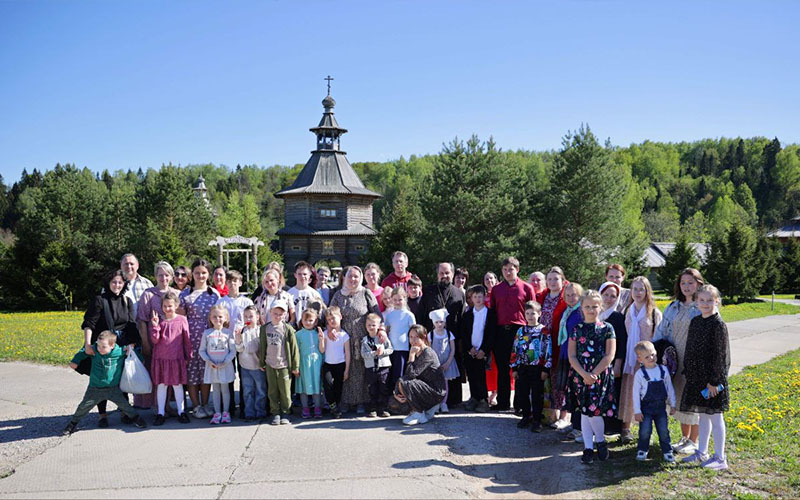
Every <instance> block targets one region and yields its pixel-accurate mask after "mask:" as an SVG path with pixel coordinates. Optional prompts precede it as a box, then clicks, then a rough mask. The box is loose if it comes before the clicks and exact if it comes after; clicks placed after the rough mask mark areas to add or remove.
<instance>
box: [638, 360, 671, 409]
mask: <svg viewBox="0 0 800 500" xmlns="http://www.w3.org/2000/svg"><path fill="white" fill-rule="evenodd" d="M645 370H647V376H648V377H650V381H651V382H656V381H658V380H661V370H660V369H659V367H658V365H656V366H655V367H653V368H645ZM664 386H665V387H666V389H667V401H668V402H669V405H670V406H671V407H672V408H675V389H673V388H672V379H671V378H670V376H669V370H667V369H666V368H664ZM645 394H647V380H645V379H644V374H642V370H641V368H637V369H636V374H635V375H634V376H633V413H642V398H643V397H644V395H645Z"/></svg>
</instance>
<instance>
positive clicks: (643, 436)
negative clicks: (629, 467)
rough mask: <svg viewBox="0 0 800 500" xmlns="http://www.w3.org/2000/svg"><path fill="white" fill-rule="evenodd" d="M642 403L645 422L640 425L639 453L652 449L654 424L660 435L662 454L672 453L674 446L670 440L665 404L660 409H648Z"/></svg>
mask: <svg viewBox="0 0 800 500" xmlns="http://www.w3.org/2000/svg"><path fill="white" fill-rule="evenodd" d="M647 406H649V405H646V404H645V402H644V401H642V416H643V417H644V418H643V420H642V421H641V422H640V423H639V443H638V445H637V449H638V450H639V451H647V450H648V449H649V448H650V435H651V434H652V433H653V424H655V426H656V432H657V433H658V442H659V444H660V445H661V453H671V452H672V446H671V445H670V442H669V441H670V440H669V426H668V424H667V408H666V406H665V405H664V403H661V405H660V407H657V408H648V407H647Z"/></svg>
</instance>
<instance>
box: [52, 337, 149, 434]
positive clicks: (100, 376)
mask: <svg viewBox="0 0 800 500" xmlns="http://www.w3.org/2000/svg"><path fill="white" fill-rule="evenodd" d="M132 347H133V346H128V349H129V350H130V349H131V348H132ZM87 356H89V354H86V351H85V350H84V349H81V350H80V351H78V353H77V354H75V356H74V357H73V358H72V361H71V362H70V364H69V367H70V368H72V369H73V370H74V369H76V368H77V367H78V365H79V364H80V362H81V361H83V360H84V359H86V358H87ZM91 357H92V371H91V374H90V375H89V387H87V388H86V393H85V394H84V395H83V400H81V403H80V404H79V405H78V409H77V410H75V414H74V415H73V416H72V419H71V420H70V421H69V423H68V424H67V426H66V427H65V428H64V431H63V432H62V434H64V435H65V436H66V435H69V434H72V433H73V432H75V431H76V430H77V428H78V422H80V421H81V419H82V418H83V417H85V416H86V415H87V414H88V413H89V412H90V411H91V410H92V408H94V407H95V406H97V403H99V402H100V401H111V402H112V403H114V404H115V405H117V406H118V407H119V409H120V411H122V413H123V414H124V415H125V416H126V417H128V418H130V419H131V420H133V424H134V425H135V426H136V427H139V428H140V429H142V428H144V427H147V424H146V423H145V421H144V419H142V417H141V416H139V414H138V413H136V410H134V409H133V407H132V406H131V405H130V403H129V402H128V396H126V395H125V394H124V393H123V392H122V391H121V390H120V388H119V381H120V379H121V378H122V368H123V367H124V366H125V353H124V352H123V351H122V348H121V347H120V346H118V345H117V336H116V334H114V333H112V332H110V331H108V330H105V331H102V332H100V335H99V336H98V337H97V342H96V343H95V344H94V354H93V355H91Z"/></svg>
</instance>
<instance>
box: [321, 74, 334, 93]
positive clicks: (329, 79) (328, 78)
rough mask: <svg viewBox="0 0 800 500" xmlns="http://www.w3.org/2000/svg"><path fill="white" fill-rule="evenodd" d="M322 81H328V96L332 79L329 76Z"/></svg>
mask: <svg viewBox="0 0 800 500" xmlns="http://www.w3.org/2000/svg"><path fill="white" fill-rule="evenodd" d="M323 80H328V95H331V80H333V78H331V75H328V77H327V78H323Z"/></svg>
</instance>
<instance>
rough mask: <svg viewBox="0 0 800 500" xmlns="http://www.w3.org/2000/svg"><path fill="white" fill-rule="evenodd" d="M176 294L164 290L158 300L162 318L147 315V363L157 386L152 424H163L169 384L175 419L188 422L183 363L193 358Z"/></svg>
mask: <svg viewBox="0 0 800 500" xmlns="http://www.w3.org/2000/svg"><path fill="white" fill-rule="evenodd" d="M179 303H180V302H179V300H178V295H177V294H175V293H174V292H171V291H170V292H167V293H165V294H164V297H163V298H162V299H161V310H162V312H163V314H164V319H163V320H162V319H161V318H160V317H159V315H158V313H157V312H156V311H155V310H154V311H152V313H151V318H150V343H151V344H152V346H153V357H152V360H151V362H150V378H151V379H152V381H153V384H154V385H156V387H157V389H156V399H157V400H158V415H156V419H155V422H153V425H163V424H164V410H165V407H166V403H167V386H172V389H173V391H174V392H175V395H176V396H177V397H176V398H175V406H176V407H177V410H178V422H180V423H182V424H188V423H189V417H188V416H187V415H186V412H184V411H183V403H184V398H183V384H185V383H186V362H187V361H189V360H190V359H191V358H192V341H191V340H190V339H189V322H188V321H186V317H185V316H179V315H178V314H177V313H176V312H177V309H178V304H179Z"/></svg>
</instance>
